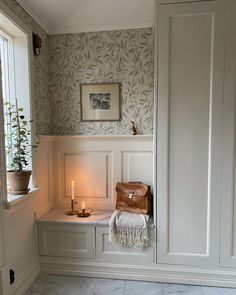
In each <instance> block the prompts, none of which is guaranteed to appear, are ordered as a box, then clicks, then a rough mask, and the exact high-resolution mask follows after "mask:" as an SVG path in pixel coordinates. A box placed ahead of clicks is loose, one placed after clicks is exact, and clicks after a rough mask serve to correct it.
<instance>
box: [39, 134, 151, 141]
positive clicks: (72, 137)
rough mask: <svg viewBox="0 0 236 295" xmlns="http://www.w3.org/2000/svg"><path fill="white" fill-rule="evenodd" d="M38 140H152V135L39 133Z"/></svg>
mask: <svg viewBox="0 0 236 295" xmlns="http://www.w3.org/2000/svg"><path fill="white" fill-rule="evenodd" d="M39 138H40V141H41V140H42V141H49V142H50V141H52V142H58V141H68V140H70V141H78V140H80V141H81V140H82V141H108V142H109V141H111V140H113V141H119V142H120V141H122V140H125V141H127V140H129V141H137V140H141V141H150V140H153V135H135V136H134V135H68V136H67V135H65V136H44V135H39Z"/></svg>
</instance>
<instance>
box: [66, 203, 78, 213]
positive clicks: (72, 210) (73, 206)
mask: <svg viewBox="0 0 236 295" xmlns="http://www.w3.org/2000/svg"><path fill="white" fill-rule="evenodd" d="M75 204H76V201H75V200H73V199H71V210H69V211H67V212H66V214H67V215H77V214H78V210H75V209H74V208H75Z"/></svg>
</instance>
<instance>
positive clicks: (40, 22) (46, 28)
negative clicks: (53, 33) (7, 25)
mask: <svg viewBox="0 0 236 295" xmlns="http://www.w3.org/2000/svg"><path fill="white" fill-rule="evenodd" d="M16 1H17V2H18V4H19V5H20V6H21V7H22V8H24V10H25V11H26V12H27V13H28V14H29V15H30V16H31V17H32V18H33V19H34V20H35V21H36V22H37V23H38V25H39V26H40V27H41V28H42V29H43V30H44V31H45V32H46V33H47V34H49V32H50V29H49V28H50V26H49V24H48V23H47V22H45V21H43V20H42V19H41V17H39V16H38V15H37V14H36V13H35V12H34V11H33V10H32V9H31V8H30V7H29V5H27V4H25V3H24V2H22V1H21V0H16Z"/></svg>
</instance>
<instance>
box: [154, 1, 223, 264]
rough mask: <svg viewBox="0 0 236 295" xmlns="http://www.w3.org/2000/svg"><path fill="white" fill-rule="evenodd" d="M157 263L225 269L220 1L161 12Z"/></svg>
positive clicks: (168, 7) (166, 7)
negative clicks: (221, 226) (222, 258)
mask: <svg viewBox="0 0 236 295" xmlns="http://www.w3.org/2000/svg"><path fill="white" fill-rule="evenodd" d="M158 30H159V39H158V43H159V46H158V123H157V126H158V129H157V130H158V131H157V261H158V263H168V264H182V265H206V266H210V265H212V266H213V265H217V264H219V224H220V220H219V219H220V191H221V141H222V104H223V70H224V34H223V16H222V14H221V13H220V11H218V4H217V3H216V2H215V1H210V2H208V1H207V2H199V3H197V2H196V3H185V4H174V5H160V7H159V27H158Z"/></svg>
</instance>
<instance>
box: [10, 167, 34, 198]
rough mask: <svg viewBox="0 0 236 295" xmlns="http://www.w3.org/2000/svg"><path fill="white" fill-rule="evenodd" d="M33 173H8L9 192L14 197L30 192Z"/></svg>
mask: <svg viewBox="0 0 236 295" xmlns="http://www.w3.org/2000/svg"><path fill="white" fill-rule="evenodd" d="M30 175H31V171H7V179H8V184H9V189H8V192H9V193H10V194H12V195H24V194H27V193H28V192H29V188H28V186H29V180H30Z"/></svg>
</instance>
